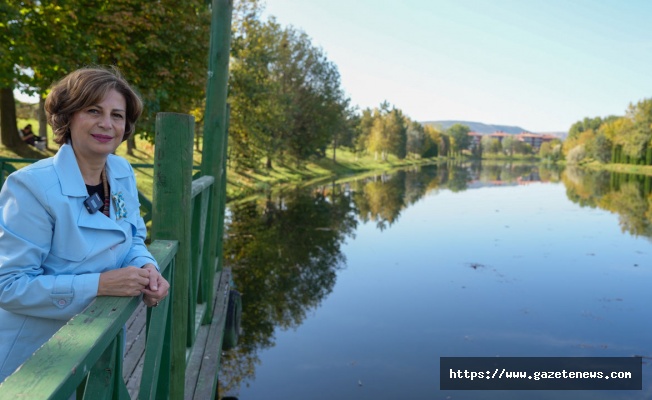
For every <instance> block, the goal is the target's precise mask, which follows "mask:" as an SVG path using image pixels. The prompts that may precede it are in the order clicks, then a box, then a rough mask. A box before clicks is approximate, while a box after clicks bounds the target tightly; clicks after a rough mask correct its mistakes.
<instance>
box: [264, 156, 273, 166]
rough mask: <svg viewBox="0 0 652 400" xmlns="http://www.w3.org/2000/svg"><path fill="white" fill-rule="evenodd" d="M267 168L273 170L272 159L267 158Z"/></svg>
mask: <svg viewBox="0 0 652 400" xmlns="http://www.w3.org/2000/svg"><path fill="white" fill-rule="evenodd" d="M265 168H267V169H272V157H270V156H267V162H266V163H265Z"/></svg>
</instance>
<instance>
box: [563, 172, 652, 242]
mask: <svg viewBox="0 0 652 400" xmlns="http://www.w3.org/2000/svg"><path fill="white" fill-rule="evenodd" d="M563 181H564V184H565V185H566V194H567V196H568V198H569V199H570V200H571V201H573V202H575V203H578V204H580V205H581V206H584V207H599V208H601V209H604V210H608V211H611V212H612V213H616V214H618V219H619V223H620V227H621V229H622V231H623V232H627V233H630V234H632V235H635V236H645V237H648V238H650V237H652V197H651V196H650V193H651V186H652V177H651V176H644V175H633V174H621V173H608V172H606V171H599V172H596V171H587V170H582V169H579V168H570V167H569V168H567V169H566V171H565V172H564V174H563Z"/></svg>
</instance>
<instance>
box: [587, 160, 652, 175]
mask: <svg viewBox="0 0 652 400" xmlns="http://www.w3.org/2000/svg"><path fill="white" fill-rule="evenodd" d="M581 166H582V167H584V168H590V169H594V170H602V171H611V172H620V173H625V174H638V175H652V165H633V164H601V163H599V162H597V161H592V162H589V163H586V164H582V165H581Z"/></svg>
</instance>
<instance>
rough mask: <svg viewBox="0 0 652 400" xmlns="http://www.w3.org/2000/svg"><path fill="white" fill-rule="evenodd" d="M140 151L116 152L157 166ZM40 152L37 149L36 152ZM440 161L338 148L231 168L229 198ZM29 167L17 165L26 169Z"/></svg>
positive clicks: (148, 178)
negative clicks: (264, 164) (377, 156)
mask: <svg viewBox="0 0 652 400" xmlns="http://www.w3.org/2000/svg"><path fill="white" fill-rule="evenodd" d="M28 123H30V124H32V126H33V130H34V131H35V132H38V122H37V121H36V120H19V121H18V126H19V127H21V128H22V127H24V126H25V125H26V124H28ZM48 138H49V148H48V149H46V150H45V151H42V152H38V151H37V153H38V154H40V156H41V157H42V158H45V157H50V156H52V155H54V154H55V153H56V150H57V149H58V147H59V146H58V145H57V144H55V143H54V142H53V141H52V130H51V129H50V128H49V127H48ZM136 148H137V150H136V151H135V152H134V154H133V155H128V154H127V146H126V144H123V145H121V146H120V147H119V148H118V150H117V151H116V153H117V154H118V155H120V156H123V157H125V158H126V159H127V160H128V161H129V162H130V163H131V164H132V165H134V164H135V165H138V164H147V165H152V164H153V163H154V146H153V145H152V144H151V143H149V142H148V141H146V140H140V139H138V138H137V139H136ZM35 151H36V150H35ZM0 157H6V158H21V157H20V156H18V155H17V154H16V153H15V152H13V151H12V150H11V149H7V148H5V147H4V146H2V145H0ZM201 158H202V155H201V153H200V152H198V151H195V156H194V159H195V161H194V165H196V166H199V165H200V164H201ZM433 162H436V160H433V159H422V160H410V159H406V160H399V159H398V158H396V157H394V156H390V157H389V159H388V160H387V161H380V160H376V159H375V157H374V155H373V154H365V155H359V154H354V153H352V152H350V151H348V150H346V149H338V150H337V152H336V157H335V160H334V159H333V152H332V150H329V151H328V152H327V157H325V158H321V159H317V158H314V159H311V160H308V161H307V162H304V163H302V164H297V163H295V162H283V161H278V162H273V164H272V165H273V168H272V169H267V168H264V167H260V168H256V169H247V170H236V169H233V168H229V170H228V174H227V196H228V197H229V199H236V198H243V197H246V196H248V195H251V194H253V193H256V192H260V191H262V190H266V189H269V188H271V187H272V186H276V185H279V184H290V183H296V184H309V183H311V182H314V181H319V180H322V179H326V178H332V177H342V176H346V175H353V174H361V173H365V172H369V171H378V170H391V169H395V168H401V167H405V166H409V165H415V164H425V163H433ZM25 165H27V164H20V165H16V166H17V167H19V168H20V167H23V166H25ZM134 170H135V172H136V178H137V180H138V188H139V189H140V191H141V192H142V193H143V194H144V195H145V196H147V197H149V198H151V197H152V181H153V172H154V171H153V169H152V168H150V167H139V166H136V167H134Z"/></svg>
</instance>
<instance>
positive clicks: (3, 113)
mask: <svg viewBox="0 0 652 400" xmlns="http://www.w3.org/2000/svg"><path fill="white" fill-rule="evenodd" d="M0 130H1V135H0V136H2V144H3V145H5V147H9V148H14V147H18V146H19V145H21V144H24V142H23V140H22V139H21V138H20V135H19V134H18V122H17V121H16V101H15V99H14V91H13V89H12V88H1V89H0Z"/></svg>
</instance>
